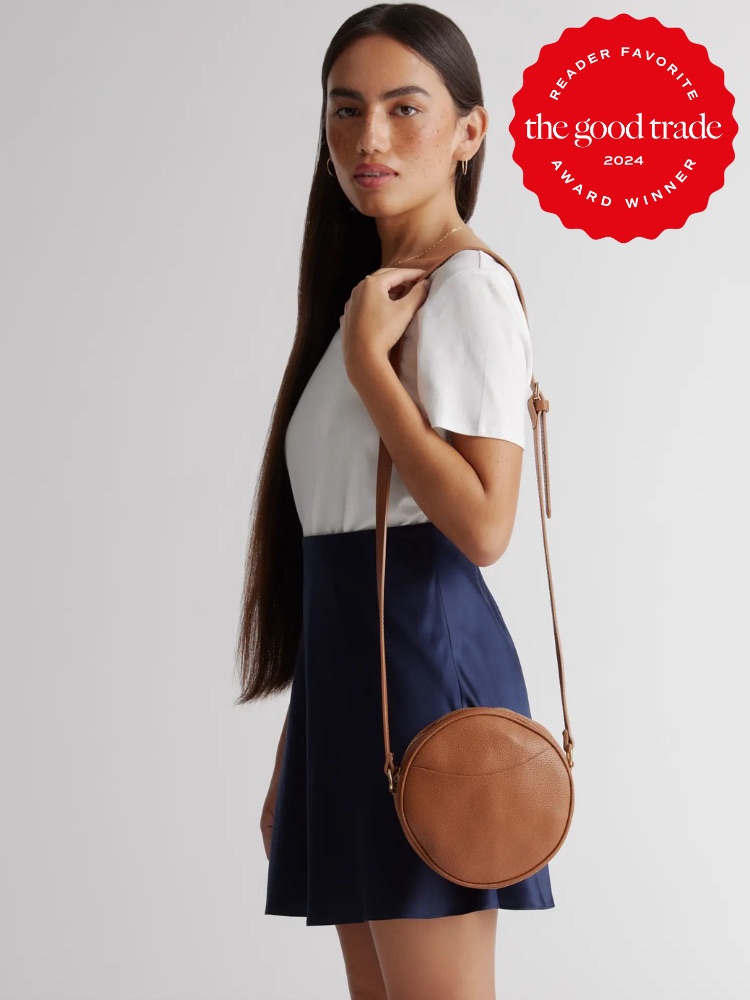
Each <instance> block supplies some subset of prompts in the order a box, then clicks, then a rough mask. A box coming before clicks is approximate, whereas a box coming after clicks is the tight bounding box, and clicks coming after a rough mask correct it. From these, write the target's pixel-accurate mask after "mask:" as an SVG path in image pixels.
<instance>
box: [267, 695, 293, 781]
mask: <svg viewBox="0 0 750 1000" xmlns="http://www.w3.org/2000/svg"><path fill="white" fill-rule="evenodd" d="M288 722H289V709H288V708H287V710H286V717H285V718H284V725H283V726H282V727H281V736H280V737H279V745H278V747H277V748H276V763H275V764H274V766H273V774H272V775H271V788H272V789H273V790H274V791H275V790H276V786H277V785H278V783H279V775H280V774H281V762H282V760H283V759H284V746H285V745H286V727H287V723H288Z"/></svg>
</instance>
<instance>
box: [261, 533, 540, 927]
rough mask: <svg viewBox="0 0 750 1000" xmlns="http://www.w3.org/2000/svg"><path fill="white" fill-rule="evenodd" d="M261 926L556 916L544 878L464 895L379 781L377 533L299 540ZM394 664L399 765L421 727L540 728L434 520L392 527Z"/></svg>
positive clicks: (492, 608) (391, 684) (498, 636)
mask: <svg viewBox="0 0 750 1000" xmlns="http://www.w3.org/2000/svg"><path fill="white" fill-rule="evenodd" d="M302 545H303V564H304V583H303V590H304V602H303V619H304V621H303V627H302V634H301V638H300V643H299V647H298V650H297V658H296V663H295V668H294V677H293V680H292V686H291V699H290V704H289V721H288V724H287V734H286V744H285V749H284V754H283V758H282V763H281V770H280V774H279V784H278V791H277V800H276V812H275V816H274V825H273V835H272V839H271V854H270V861H269V868H268V884H267V896H266V908H265V912H266V913H267V914H279V915H283V916H291V917H306V922H307V924H310V925H320V924H338V923H352V922H359V921H364V920H387V919H390V918H394V917H441V916H448V915H451V914H458V913H468V912H470V911H472V910H485V909H490V908H492V907H499V908H501V909H508V910H545V909H549V908H551V907H553V906H554V905H555V902H554V899H553V897H552V890H551V886H550V877H549V868H548V865H545V866H544V868H541V869H540V870H539V871H537V872H535V873H534V874H533V875H531V876H530V877H529V878H526V879H524V880H523V881H521V882H516V883H514V884H513V885H510V886H505V887H504V888H502V889H472V888H466V887H465V886H461V885H456V883H454V882H451V881H450V880H449V879H446V878H444V877H443V876H442V875H439V874H438V873H437V872H435V871H433V869H432V868H430V866H429V865H427V864H426V863H425V862H424V861H423V860H422V859H421V858H420V857H419V856H418V855H417V853H416V852H415V851H414V849H413V848H412V846H411V845H410V844H409V842H408V841H407V839H406V837H405V835H404V832H403V830H402V829H401V825H400V823H399V820H398V816H397V814H396V808H395V804H394V801H393V798H392V796H391V793H390V792H389V790H388V780H387V778H386V776H385V774H384V772H383V765H384V763H385V749H384V743H383V717H382V707H381V682H380V640H379V618H378V601H377V581H376V575H375V529H374V528H368V529H364V530H361V531H352V532H339V533H334V534H322V535H308V536H304V537H303V539H302ZM385 576H386V582H385V642H386V646H385V653H386V668H387V678H388V718H389V726H390V739H391V749H392V750H393V754H394V758H395V761H396V764H399V763H400V761H401V756H402V754H403V751H404V750H405V749H406V746H407V744H408V743H409V741H410V740H411V739H412V737H413V736H415V735H416V734H417V733H418V732H419V730H420V729H422V728H423V727H424V726H426V725H427V724H428V723H430V722H433V721H434V720H435V719H437V718H439V717H440V716H441V715H445V713H446V712H451V711H453V710H454V709H457V708H466V707H469V706H477V705H479V706H496V707H503V708H511V709H513V710H514V711H516V712H520V713H521V714H523V715H525V716H527V717H529V718H531V712H530V709H529V701H528V696H527V692H526V684H525V681H524V676H523V672H522V669H521V664H520V662H519V658H518V654H517V652H516V648H515V645H514V643H513V640H512V638H511V636H510V633H509V632H508V629H507V627H506V625H505V622H504V620H503V617H502V615H501V613H500V609H499V608H498V606H497V604H496V602H495V600H494V598H493V596H492V594H491V592H490V590H489V588H488V587H487V584H486V582H485V580H484V577H483V575H482V573H481V571H480V569H479V567H478V566H476V565H474V563H472V562H471V561H470V560H469V559H467V557H466V556H465V555H464V554H463V553H462V552H461V550H460V549H459V548H458V547H457V546H456V545H454V544H453V542H451V541H450V540H449V539H448V538H447V537H446V536H445V535H444V534H443V533H442V532H441V531H440V530H439V529H438V528H437V527H436V526H435V525H434V524H433V523H432V522H430V521H427V522H422V523H418V524H411V525H401V526H396V527H389V528H388V536H387V540H386V572H385Z"/></svg>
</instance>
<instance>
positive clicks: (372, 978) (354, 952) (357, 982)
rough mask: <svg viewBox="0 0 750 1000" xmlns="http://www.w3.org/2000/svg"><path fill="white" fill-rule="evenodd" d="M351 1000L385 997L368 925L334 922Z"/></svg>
mask: <svg viewBox="0 0 750 1000" xmlns="http://www.w3.org/2000/svg"><path fill="white" fill-rule="evenodd" d="M336 930H337V931H338V935H339V941H340V942H341V951H342V952H343V954H344V965H345V966H346V978H347V980H348V982H349V993H350V995H351V1000H388V996H387V994H386V992H385V984H384V982H383V974H382V972H381V971H380V962H379V961H378V956H377V952H376V951H375V945H374V944H373V940H372V933H371V931H370V925H369V924H368V923H367V921H364V922H363V923H359V924H336Z"/></svg>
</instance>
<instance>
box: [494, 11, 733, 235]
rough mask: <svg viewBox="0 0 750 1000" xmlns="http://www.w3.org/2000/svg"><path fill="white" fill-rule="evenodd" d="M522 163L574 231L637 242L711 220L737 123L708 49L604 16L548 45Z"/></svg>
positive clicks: (520, 148)
mask: <svg viewBox="0 0 750 1000" xmlns="http://www.w3.org/2000/svg"><path fill="white" fill-rule="evenodd" d="M513 106H514V108H515V116H514V118H513V121H512V122H511V124H510V132H511V135H512V136H513V139H514V140H515V146H514V151H513V159H514V160H515V161H516V163H518V164H519V166H520V167H521V169H522V170H523V182H524V185H525V186H526V187H527V188H528V189H529V190H530V191H533V192H534V193H535V194H536V195H537V196H538V198H539V204H540V205H541V207H542V208H543V209H544V210H545V211H546V212H553V213H554V214H555V215H557V216H558V217H559V219H560V221H561V222H562V223H563V225H564V226H566V227H567V228H568V229H583V230H584V231H585V232H586V233H588V235H589V236H591V237H592V238H593V239H595V240H598V239H602V238H603V237H605V236H611V237H612V238H614V239H616V240H618V241H619V242H620V243H627V242H628V241H629V240H632V239H634V238H635V237H636V236H642V237H645V238H646V239H655V238H656V237H657V236H658V235H659V234H660V233H661V232H663V231H664V230H665V229H680V228H682V226H684V225H685V222H686V221H687V218H688V216H690V215H692V214H693V213H694V212H702V211H703V210H704V209H705V208H706V206H707V204H708V199H709V198H710V196H711V195H712V194H713V192H714V191H716V190H718V189H719V188H720V187H722V185H723V183H724V171H725V170H726V168H727V166H728V165H729V164H730V163H731V162H732V160H733V159H734V150H733V149H732V141H733V139H734V137H735V135H736V134H737V122H736V121H735V120H734V118H733V116H732V108H733V107H734V97H733V96H732V95H731V94H730V93H729V91H728V90H727V89H726V87H725V86H724V72H723V70H721V69H720V68H719V67H718V66H715V65H714V64H713V63H712V62H711V61H710V59H709V58H708V52H707V51H706V48H705V46H703V45H698V44H697V43H695V42H691V41H690V39H689V38H688V37H687V35H686V34H685V32H684V31H683V30H682V29H681V28H665V27H664V25H663V24H661V23H660V22H659V21H658V20H657V19H656V18H655V17H647V18H644V19H642V20H638V19H636V18H634V17H631V16H630V15H629V14H619V15H618V16H617V17H615V18H612V19H611V20H604V19H602V18H600V17H592V18H591V20H590V21H588V22H587V23H586V24H584V25H583V27H582V28H567V29H566V30H565V31H563V33H562V34H561V35H560V38H559V39H558V40H557V41H556V42H553V43H552V44H550V45H545V46H543V47H542V49H541V51H540V53H539V58H538V60H537V61H536V62H535V63H534V65H533V66H529V67H528V69H526V70H525V71H524V74H523V86H522V87H521V89H520V90H519V91H518V93H516V94H515V96H514V97H513Z"/></svg>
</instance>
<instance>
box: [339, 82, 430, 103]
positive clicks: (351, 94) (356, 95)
mask: <svg viewBox="0 0 750 1000" xmlns="http://www.w3.org/2000/svg"><path fill="white" fill-rule="evenodd" d="M407 94H423V95H424V96H425V97H429V96H430V95H429V94H428V92H427V91H426V90H425V89H424V87H417V86H416V84H413V83H409V84H407V85H406V86H405V87H396V89H395V90H386V91H385V93H383V94H381V95H380V99H381V100H383V101H389V100H390V99H391V98H392V97H406V95H407ZM328 96H329V97H348V98H350V99H351V100H352V101H364V99H365V98H364V94H363V93H362V92H361V91H359V90H352V89H351V88H350V87H332V88H331V89H330V90H329V91H328Z"/></svg>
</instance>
